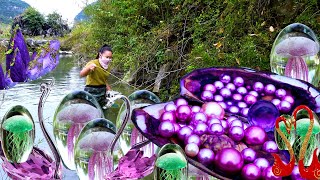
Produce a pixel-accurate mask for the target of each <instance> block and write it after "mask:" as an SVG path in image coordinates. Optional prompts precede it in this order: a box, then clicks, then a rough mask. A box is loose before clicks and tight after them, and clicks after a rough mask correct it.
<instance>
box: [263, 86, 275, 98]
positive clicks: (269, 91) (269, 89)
mask: <svg viewBox="0 0 320 180" xmlns="http://www.w3.org/2000/svg"><path fill="white" fill-rule="evenodd" d="M275 91H276V87H275V86H274V85H273V84H268V85H266V87H265V88H264V92H265V93H266V94H267V95H272V94H274V93H275Z"/></svg>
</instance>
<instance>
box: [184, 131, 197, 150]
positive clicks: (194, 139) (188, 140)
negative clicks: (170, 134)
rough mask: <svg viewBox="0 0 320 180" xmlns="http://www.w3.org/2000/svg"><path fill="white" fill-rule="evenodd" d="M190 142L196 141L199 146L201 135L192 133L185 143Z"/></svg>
mask: <svg viewBox="0 0 320 180" xmlns="http://www.w3.org/2000/svg"><path fill="white" fill-rule="evenodd" d="M190 143H194V144H196V145H197V146H198V147H199V146H200V144H201V141H200V137H199V136H198V135H196V134H192V135H190V136H189V137H187V138H186V141H185V144H190Z"/></svg>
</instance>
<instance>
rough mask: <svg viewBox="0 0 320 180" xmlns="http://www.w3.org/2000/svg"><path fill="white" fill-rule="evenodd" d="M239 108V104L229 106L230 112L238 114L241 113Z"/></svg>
mask: <svg viewBox="0 0 320 180" xmlns="http://www.w3.org/2000/svg"><path fill="white" fill-rule="evenodd" d="M239 111H240V110H239V108H238V107H237V106H230V107H229V112H230V113H232V114H238V113H239Z"/></svg>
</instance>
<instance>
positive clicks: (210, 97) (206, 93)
mask: <svg viewBox="0 0 320 180" xmlns="http://www.w3.org/2000/svg"><path fill="white" fill-rule="evenodd" d="M201 99H202V100H203V101H212V100H213V94H212V92H211V91H203V92H202V93H201Z"/></svg>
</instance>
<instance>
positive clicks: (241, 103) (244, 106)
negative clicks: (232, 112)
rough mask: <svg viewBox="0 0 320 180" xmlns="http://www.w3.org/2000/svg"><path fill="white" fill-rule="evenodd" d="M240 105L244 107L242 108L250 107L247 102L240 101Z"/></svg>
mask: <svg viewBox="0 0 320 180" xmlns="http://www.w3.org/2000/svg"><path fill="white" fill-rule="evenodd" d="M238 107H239V108H241V109H242V108H246V107H248V105H247V104H246V103H245V102H242V101H241V102H238Z"/></svg>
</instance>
